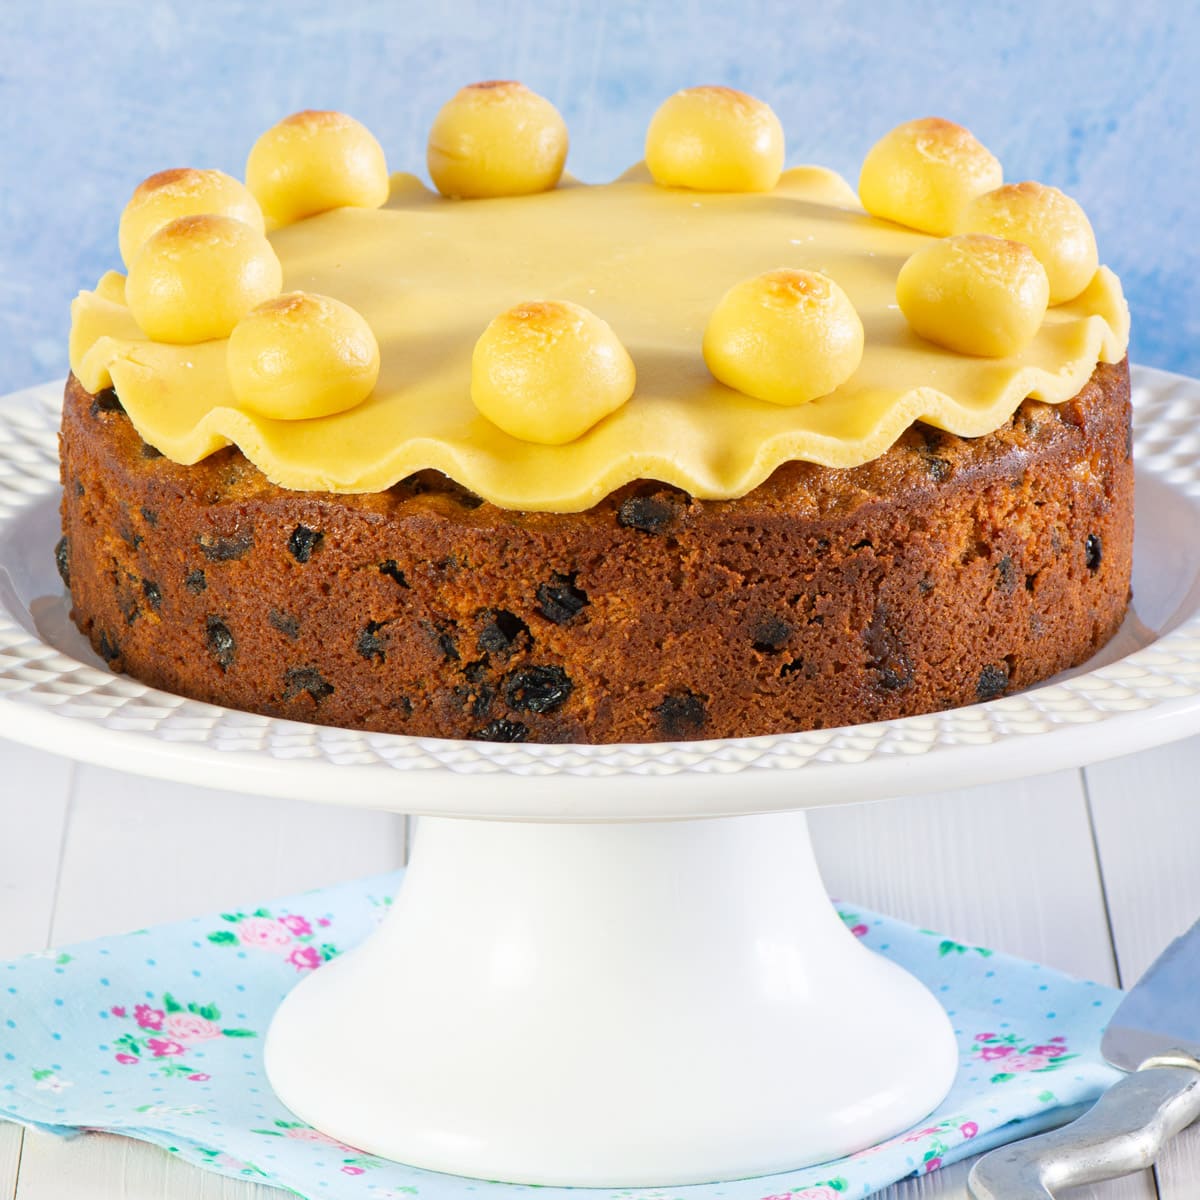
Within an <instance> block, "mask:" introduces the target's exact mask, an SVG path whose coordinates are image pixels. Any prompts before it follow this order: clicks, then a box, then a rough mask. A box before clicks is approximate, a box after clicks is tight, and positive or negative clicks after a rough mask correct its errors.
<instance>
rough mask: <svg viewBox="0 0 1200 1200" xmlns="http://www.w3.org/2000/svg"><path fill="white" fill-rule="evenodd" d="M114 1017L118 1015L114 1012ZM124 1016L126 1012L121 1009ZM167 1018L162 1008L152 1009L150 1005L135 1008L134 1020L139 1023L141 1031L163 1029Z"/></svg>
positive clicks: (138, 1005)
mask: <svg viewBox="0 0 1200 1200" xmlns="http://www.w3.org/2000/svg"><path fill="white" fill-rule="evenodd" d="M113 1015H114V1016H116V1015H117V1014H116V1013H115V1012H114V1013H113ZM124 1015H125V1010H124V1009H121V1016H124ZM166 1017H167V1014H166V1013H165V1012H163V1010H162V1009H161V1008H151V1007H150V1005H148V1004H136V1005H134V1008H133V1019H134V1020H135V1021H137V1023H138V1027H139V1028H140V1029H161V1028H162V1027H163V1021H164V1020H166Z"/></svg>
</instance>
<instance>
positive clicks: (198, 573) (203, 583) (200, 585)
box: [183, 567, 208, 596]
mask: <svg viewBox="0 0 1200 1200" xmlns="http://www.w3.org/2000/svg"><path fill="white" fill-rule="evenodd" d="M183 586H184V587H185V588H187V590H188V591H189V592H191V593H192V595H193V596H198V595H200V593H201V592H202V591H204V589H205V588H206V587H208V579H207V577H206V576H205V574H204V572H203V571H202V570H201V569H200V568H199V567H197V568H196V569H195V570H194V571H189V572H188V574H187V578H186V579H185V580H184V581H183Z"/></svg>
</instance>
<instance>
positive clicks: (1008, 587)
mask: <svg viewBox="0 0 1200 1200" xmlns="http://www.w3.org/2000/svg"><path fill="white" fill-rule="evenodd" d="M996 575H997V577H998V578H997V582H996V587H997V589H998V590H999V591H1000V593H1001V595H1004V596H1008V595H1010V594H1011V593H1012V591H1013V589H1014V588H1015V587H1016V586H1017V570H1016V568H1015V567H1014V566H1013V560H1012V558H1011V557H1010V556H1009V555H1007V554H1006V555H1005V556H1004V557H1003V558H1002V559H1001V560H1000V561H999V562H998V563H997V564H996Z"/></svg>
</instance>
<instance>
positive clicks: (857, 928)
mask: <svg viewBox="0 0 1200 1200" xmlns="http://www.w3.org/2000/svg"><path fill="white" fill-rule="evenodd" d="M838 916H839V917H841V918H842V924H843V925H845V926H846V928H847V929H849V930H850V932H851V933H852V934H854V936H855V937H856V938H863V937H866V936H867V934H868V933H870V932H871V930H870V928H869V927H868V926H867V925H866V924H864V923H863V920H862V918H861V917H859V915H858V914H857V913H852V912H843V911H842V910H841V909H840V908H839V909H838ZM790 1195H792V1196H794V1195H796V1193H795V1192H792V1193H790Z"/></svg>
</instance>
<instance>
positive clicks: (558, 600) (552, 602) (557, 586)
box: [537, 572, 588, 625]
mask: <svg viewBox="0 0 1200 1200" xmlns="http://www.w3.org/2000/svg"><path fill="white" fill-rule="evenodd" d="M537 600H538V612H540V613H541V614H542V616H543V617H545V618H546V620H547V621H553V622H554V624H555V625H565V624H566V623H567V622H568V621H569V620H570V619H571V618H572V617H577V616H578V615H579V614H580V613H581V612H583V610H584V609H585V608H587V606H588V595H587V592H585V591H584V590H583V588H578V587H576V586H575V574H574V572H572V573H571V574H570V575H555V576H554V577H553V579H551V581H550V582H549V583H539V584H538V586H537Z"/></svg>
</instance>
